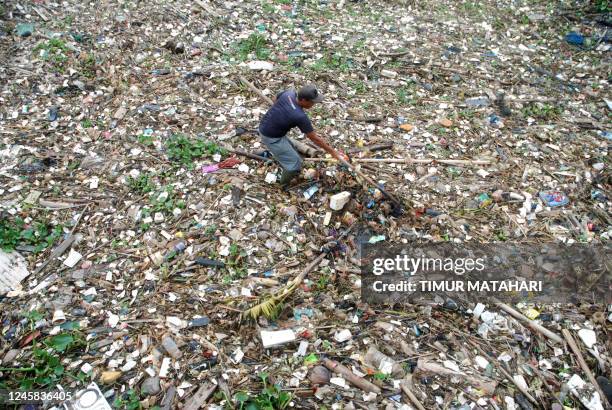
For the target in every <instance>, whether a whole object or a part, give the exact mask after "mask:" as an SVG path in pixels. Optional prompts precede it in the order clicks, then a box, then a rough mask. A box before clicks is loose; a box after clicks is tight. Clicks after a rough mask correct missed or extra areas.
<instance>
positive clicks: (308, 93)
mask: <svg viewBox="0 0 612 410" xmlns="http://www.w3.org/2000/svg"><path fill="white" fill-rule="evenodd" d="M298 99H300V100H308V101H312V102H315V103H320V102H321V101H323V95H322V94H319V91H318V90H317V87H315V86H314V85H305V86H304V87H302V88H300V91H298Z"/></svg>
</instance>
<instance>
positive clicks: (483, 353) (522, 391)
mask: <svg viewBox="0 0 612 410" xmlns="http://www.w3.org/2000/svg"><path fill="white" fill-rule="evenodd" d="M469 342H470V343H471V344H472V346H474V347H475V348H476V350H478V352H479V353H480V354H481V355H483V356H484V357H485V358H486V359H487V360H488V361H489V362H491V363H495V365H496V367H497V368H498V369H499V370H500V371H501V372H502V374H503V375H504V377H505V378H506V379H508V381H511V382H512V383H513V384H514V385H515V386H516V387H517V389H519V390H520V391H521V393H523V395H524V396H525V397H527V400H529V401H530V402H532V403H533V404H536V405H537V404H538V402H537V401H536V399H535V398H534V397H533V396H532V395H531V394H530V393H529V391H527V389H525V388H524V387H522V386H520V385H519V384H517V383H516V382H515V381H514V377H512V375H511V374H510V373H508V371H507V370H506V369H504V368H503V367H502V366H500V365H499V363H498V362H497V360H496V359H495V358H493V357H491V356H490V355H489V354H488V353H487V352H485V351H484V350H482V348H481V347H480V346H478V345H477V344H476V343H474V342H473V341H472V340H469Z"/></svg>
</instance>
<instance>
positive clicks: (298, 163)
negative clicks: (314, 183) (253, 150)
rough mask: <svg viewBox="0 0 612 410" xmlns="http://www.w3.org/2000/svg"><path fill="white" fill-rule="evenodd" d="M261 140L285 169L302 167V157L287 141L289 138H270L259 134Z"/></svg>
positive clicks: (299, 168)
mask: <svg viewBox="0 0 612 410" xmlns="http://www.w3.org/2000/svg"><path fill="white" fill-rule="evenodd" d="M260 137H261V142H262V143H263V144H264V145H265V146H266V148H267V149H268V151H270V152H271V153H272V155H273V156H274V158H275V159H276V160H277V161H278V162H279V163H280V165H281V167H282V168H283V169H284V170H285V171H299V170H301V169H302V162H303V160H302V157H301V156H300V154H299V153H298V152H297V150H296V149H295V148H294V147H293V144H291V141H289V138H287V137H286V136H283V137H281V138H270V137H268V136H266V135H263V134H260Z"/></svg>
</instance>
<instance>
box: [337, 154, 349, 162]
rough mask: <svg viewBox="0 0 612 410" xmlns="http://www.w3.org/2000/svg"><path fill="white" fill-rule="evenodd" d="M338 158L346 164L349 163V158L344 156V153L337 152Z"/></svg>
mask: <svg viewBox="0 0 612 410" xmlns="http://www.w3.org/2000/svg"><path fill="white" fill-rule="evenodd" d="M338 157H340V158H341V159H343V160H344V161H346V162H351V160H350V158H349V157H348V155H346V154H345V153H344V152H342V151H338Z"/></svg>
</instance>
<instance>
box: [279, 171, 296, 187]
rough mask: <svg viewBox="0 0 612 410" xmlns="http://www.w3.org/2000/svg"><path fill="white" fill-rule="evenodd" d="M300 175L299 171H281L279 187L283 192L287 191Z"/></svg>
mask: <svg viewBox="0 0 612 410" xmlns="http://www.w3.org/2000/svg"><path fill="white" fill-rule="evenodd" d="M299 174H300V171H283V173H282V174H281V178H280V181H279V183H280V185H281V188H282V189H283V191H287V189H289V186H290V184H291V181H293V179H294V178H295V177H296V176H298V175H299Z"/></svg>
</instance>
